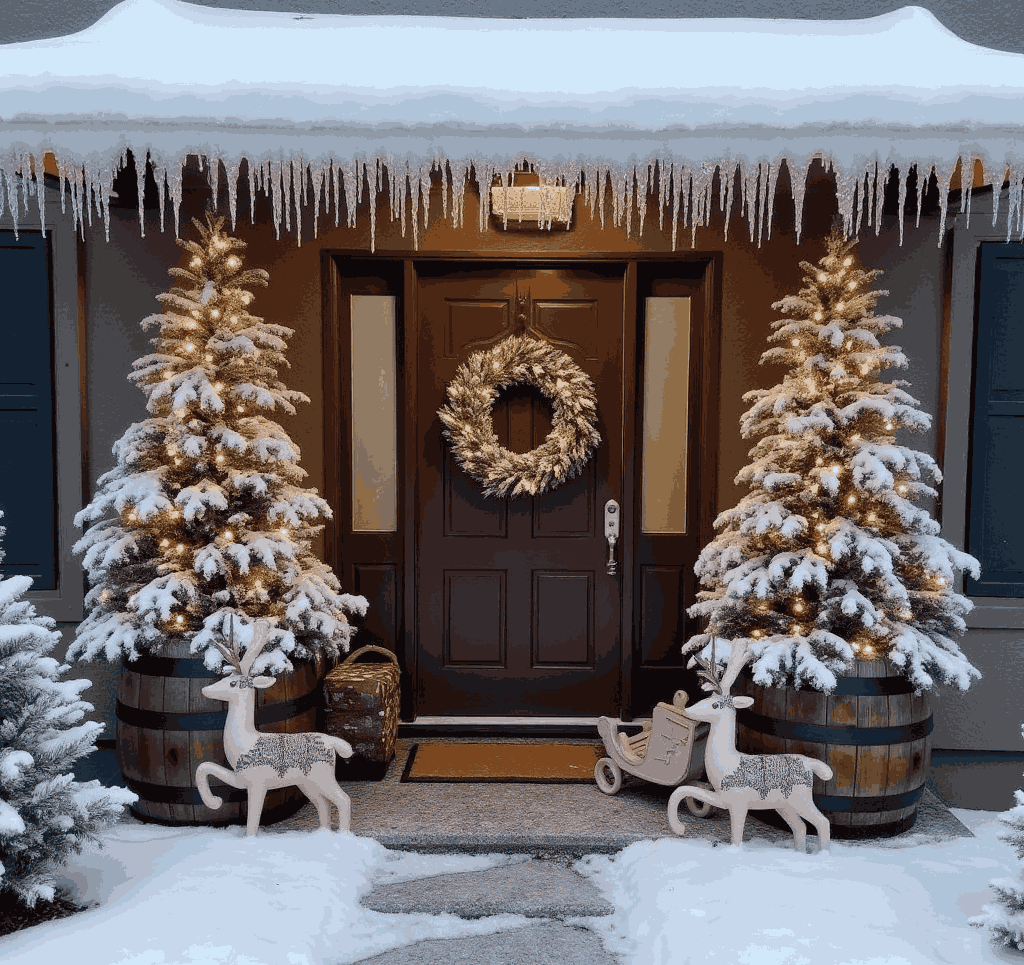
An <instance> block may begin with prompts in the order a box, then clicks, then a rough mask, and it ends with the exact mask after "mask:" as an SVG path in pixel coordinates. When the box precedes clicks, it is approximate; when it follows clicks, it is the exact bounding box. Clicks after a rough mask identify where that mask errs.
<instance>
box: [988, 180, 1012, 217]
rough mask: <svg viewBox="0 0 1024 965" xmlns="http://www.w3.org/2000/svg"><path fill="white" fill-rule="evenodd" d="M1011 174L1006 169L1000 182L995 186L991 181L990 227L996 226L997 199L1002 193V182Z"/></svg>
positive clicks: (997, 213)
mask: <svg viewBox="0 0 1024 965" xmlns="http://www.w3.org/2000/svg"><path fill="white" fill-rule="evenodd" d="M1011 173H1012V171H1011V169H1010V168H1006V169H1005V171H1004V174H1003V178H1002V180H1001V181H1000V182H999V183H998V184H996V182H995V181H994V180H993V181H992V227H993V228H994V227H995V226H996V221H997V220H998V219H999V198H1000V195H1002V193H1003V181H1005V180H1006V177H1007V175H1010V174H1011Z"/></svg>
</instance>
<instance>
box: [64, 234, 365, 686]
mask: <svg viewBox="0 0 1024 965" xmlns="http://www.w3.org/2000/svg"><path fill="white" fill-rule="evenodd" d="M193 223H194V224H195V226H196V228H197V229H198V232H199V238H200V240H199V242H198V243H197V242H195V241H183V240H180V239H179V240H178V244H179V245H180V246H181V247H182V248H184V249H185V250H186V251H187V252H188V255H189V257H188V260H187V262H186V265H187V266H186V267H184V268H181V267H175V268H171V269H170V274H171V276H172V277H173V278H176V279H178V281H177V283H176V284H175V285H172V286H171V288H170V290H169V291H167V292H165V293H163V294H161V295H158V296H157V298H158V300H159V301H161V302H162V303H163V306H164V309H165V310H164V311H163V312H162V313H160V314H156V315H150V316H149V317H147V318H145V319H143V321H142V325H143V327H144V328H148V327H150V326H154V325H155V326H159V333H158V335H157V336H156V337H155V338H154V339H153V340H152V341H153V345H154V346H155V348H156V351H155V352H154V353H153V354H151V355H147V356H145V357H143V358H141V359H139V360H138V361H136V362H135V363H134V369H135V371H134V372H133V373H132V374H131V375H129V378H130V379H132V380H133V381H134V382H136V383H137V384H138V385H139V386H140V387H141V388H142V390H143V392H145V393H146V396H147V399H148V402H147V409H148V411H149V412H150V414H151V416H152V418H149V419H146V420H145V421H143V422H139V423H135V424H133V425H131V426H129V427H128V430H127V431H126V432H125V434H124V435H123V436H122V437H121V439H119V440H118V442H117V443H116V444H115V445H114V450H113V451H114V455H115V456H116V458H117V465H116V466H115V467H114V468H113V469H111V470H110V471H109V472H107V473H105V474H104V475H103V476H101V477H100V480H99V491H98V492H97V493H96V496H95V498H94V499H93V501H92V502H91V503H90V504H89V505H88V506H87V507H86V508H85V509H83V510H82V511H81V512H80V513H79V514H78V515H77V516H76V517H75V522H76V524H77V525H79V526H83V525H85V524H86V523H91V524H92V525H91V526H90V527H89V528H88V530H87V531H86V533H85V535H84V536H83V537H82V538H81V539H80V540H79V541H78V543H76V544H75V552H77V553H83V554H84V565H85V568H86V570H87V572H88V574H89V579H90V582H91V584H92V588H91V590H90V592H89V594H88V595H87V597H86V605H87V607H88V609H89V613H88V616H87V617H86V619H85V621H84V622H83V623H82V624H81V625H80V626H79V627H78V632H77V639H76V640H75V642H74V644H73V645H72V647H71V649H70V651H69V654H70V655H71V656H72V657H74V658H79V659H86V660H90V659H93V658H95V657H98V656H101V655H105V656H106V657H107V658H108V659H109V660H118V659H120V657H121V655H122V654H124V655H127V656H128V657H129V658H131V659H134V658H136V657H137V656H138V654H139V653H140V652H141V651H144V650H149V651H153V650H159V649H160V648H161V647H162V646H163V645H164V644H165V643H166V642H168V641H179V642H186V643H188V644H190V646H191V649H192V651H193V652H202V651H205V654H206V660H207V664H208V666H210V667H211V669H214V668H216V667H218V666H220V664H221V657H220V654H219V652H218V651H217V650H216V648H214V647H212V646H211V644H212V641H213V639H214V637H216V636H220V635H222V634H223V633H224V632H225V631H226V630H227V627H228V621H229V618H230V617H234V626H235V627H236V628H239V630H240V635H239V641H240V642H241V643H243V644H244V643H246V642H247V641H248V637H249V635H251V624H252V622H253V621H255V620H257V619H263V620H266V621H268V622H269V623H270V624H271V626H272V627H273V628H274V629H273V631H272V637H271V643H270V644H269V645H268V647H267V648H266V650H265V652H264V654H263V655H262V656H261V657H260V661H259V669H260V671H261V672H269V673H279V672H283V671H288V670H290V669H292V665H291V663H290V662H289V660H288V658H287V657H286V656H285V654H291V655H293V656H296V657H301V658H310V657H312V656H314V655H316V654H320V653H324V654H328V655H330V656H332V657H334V658H337V656H338V653H339V651H340V650H347V649H348V647H349V638H350V636H351V633H352V628H351V627H350V625H349V622H348V619H347V615H348V614H351V613H359V614H362V613H365V612H366V606H367V604H366V600H365V599H364V598H363V597H357V596H351V595H349V594H346V593H342V591H341V586H340V584H339V583H338V580H337V577H336V576H335V575H334V573H333V572H332V571H331V569H330V567H329V566H326V565H325V564H323V563H321V562H320V561H319V560H318V559H317V558H316V557H315V556H314V555H313V553H312V550H311V539H312V537H313V536H315V535H316V534H317V533H319V532H320V531H321V530H322V529H323V526H322V524H319V523H318V520H321V519H330V518H331V510H330V507H329V506H328V505H327V503H326V502H325V501H324V500H323V499H322V498H321V497H320V496H319V495H318V494H317V491H316V490H315V489H303V488H301V487H300V485H299V483H300V482H301V480H302V478H303V477H304V476H305V475H306V474H305V471H304V470H303V469H301V468H300V467H299V464H298V460H299V450H298V447H297V446H296V445H295V444H294V443H292V441H291V440H290V439H289V438H288V436H287V434H286V433H285V432H284V430H283V429H282V428H281V427H280V426H279V425H278V424H277V423H276V422H273V421H271V419H269V418H268V416H267V414H268V413H270V414H273V413H275V412H279V411H283V412H287V413H289V414H294V412H295V406H294V404H293V403H295V402H308V401H309V399H308V397H307V396H305V395H303V394H302V393H301V392H296V391H293V390H291V389H288V388H286V387H285V386H284V384H283V383H281V382H280V381H279V380H278V370H279V368H280V367H281V366H285V365H287V364H288V363H287V361H286V359H285V357H284V350H285V348H286V339H288V338H289V337H290V336H291V335H292V334H293V331H292V329H289V328H284V327H283V326H281V325H272V324H269V323H267V322H265V321H264V320H263V319H262V318H258V317H257V316H255V315H251V314H250V313H249V310H248V306H249V304H250V302H251V301H252V299H253V295H252V292H251V291H250V290H249V289H250V288H251V287H252V286H254V285H266V284H267V280H268V277H269V276H268V274H267V272H265V271H263V270H262V269H256V270H243V268H242V259H241V257H240V256H239V254H238V252H239V251H240V250H241V249H243V248H245V247H246V246H245V243H244V242H243V241H240V240H238V239H237V238H232V237H230V236H229V235H227V234H226V233H225V232H224V231H223V224H224V222H223V219H221V218H215V217H211V216H207V219H206V224H205V225H204V224H201V223H200V222H199V221H194V222H193Z"/></svg>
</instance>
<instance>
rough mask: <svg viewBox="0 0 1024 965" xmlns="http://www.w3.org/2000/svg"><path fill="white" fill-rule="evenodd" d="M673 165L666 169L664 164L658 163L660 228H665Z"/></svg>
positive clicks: (660, 229)
mask: <svg viewBox="0 0 1024 965" xmlns="http://www.w3.org/2000/svg"><path fill="white" fill-rule="evenodd" d="M671 177H672V174H671V166H670V167H669V170H668V171H666V170H665V165H664V164H659V165H658V230H659V231H661V232H664V230H665V205H666V204H667V203H668V185H669V180H670V179H671Z"/></svg>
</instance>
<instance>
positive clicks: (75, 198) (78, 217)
mask: <svg viewBox="0 0 1024 965" xmlns="http://www.w3.org/2000/svg"><path fill="white" fill-rule="evenodd" d="M0 170H2V169H0ZM4 174H5V177H6V172H4ZM71 211H72V212H73V213H74V216H75V227H76V228H78V230H79V233H80V234H81V236H82V240H83V241H84V240H85V226H84V225H83V224H82V201H81V197H80V195H79V193H78V170H77V169H76V170H75V179H74V181H72V182H71ZM2 213H3V212H2V209H0V214H2Z"/></svg>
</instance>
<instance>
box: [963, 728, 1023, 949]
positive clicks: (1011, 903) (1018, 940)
mask: <svg viewBox="0 0 1024 965" xmlns="http://www.w3.org/2000/svg"><path fill="white" fill-rule="evenodd" d="M1022 734H1024V728H1022ZM1013 795H1014V798H1015V800H1016V801H1017V803H1016V805H1015V806H1014V807H1012V808H1010V810H1009V811H1006V812H1005V813H1004V814H1000V815H999V820H1000V821H1001V822H1002V823H1003V824H1004V825H1005V826H1006V828H1007V830H1006V831H1004V832H1002V833H1001V834H1000V835H999V840H1000V841H1005V842H1006V843H1007V844H1009V845H1012V846H1013V850H1014V851H1016V852H1017V858H1018V860H1024V791H1022V790H1020V789H1019V788H1018V789H1017V790H1016V791H1014V792H1013ZM989 885H990V886H991V888H992V890H993V891H994V892H995V893H996V898H997V899H998V902H999V903H998V904H995V905H983V906H982V909H981V914H980V915H975V916H974V917H973V918H971V919H970V923H971V924H972V925H974V926H975V927H977V928H984V927H987V928H988V929H989V934H990V935H991V938H992V942H993V944H1001V945H1007V946H1009V947H1011V948H1015V949H1017V951H1021V952H1024V871H1022V872H1021V873H1020V874H1018V875H1017V877H1016V878H994V879H993V880H992V881H990V882H989Z"/></svg>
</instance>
